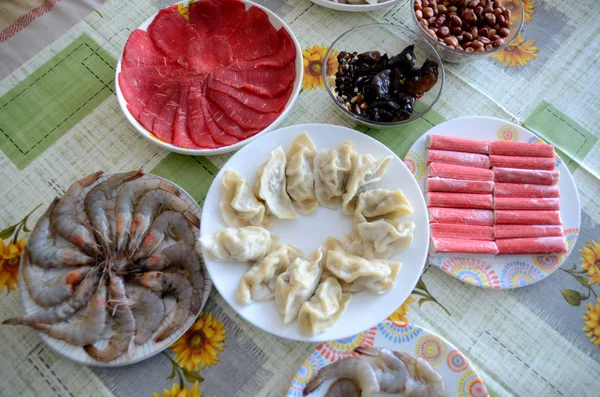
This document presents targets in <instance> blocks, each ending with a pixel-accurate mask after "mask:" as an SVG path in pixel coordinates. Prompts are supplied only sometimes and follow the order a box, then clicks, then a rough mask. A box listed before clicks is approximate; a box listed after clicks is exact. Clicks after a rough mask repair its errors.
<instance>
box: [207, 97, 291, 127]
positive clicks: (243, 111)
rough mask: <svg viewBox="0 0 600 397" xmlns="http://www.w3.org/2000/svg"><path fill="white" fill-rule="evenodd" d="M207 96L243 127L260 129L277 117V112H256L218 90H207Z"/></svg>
mask: <svg viewBox="0 0 600 397" xmlns="http://www.w3.org/2000/svg"><path fill="white" fill-rule="evenodd" d="M208 97H209V98H210V99H212V100H213V101H214V102H215V103H216V104H217V105H218V106H219V107H220V108H221V109H223V110H224V111H225V114H227V116H229V118H230V119H232V120H233V121H235V122H236V123H237V124H239V126H240V127H242V128H244V129H249V130H262V129H263V128H265V127H267V126H268V125H270V124H271V123H272V122H273V121H275V119H277V117H279V113H278V112H277V113H256V110H253V109H250V108H249V107H246V106H244V105H243V104H242V103H241V102H238V101H237V100H235V99H233V98H232V97H230V96H229V95H226V94H223V93H221V92H218V91H208Z"/></svg>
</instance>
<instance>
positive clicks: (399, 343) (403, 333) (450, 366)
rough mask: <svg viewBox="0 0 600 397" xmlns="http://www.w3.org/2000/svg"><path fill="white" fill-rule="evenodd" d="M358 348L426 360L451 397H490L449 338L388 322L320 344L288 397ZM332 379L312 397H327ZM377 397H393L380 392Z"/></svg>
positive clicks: (297, 396) (298, 395) (299, 392)
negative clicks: (375, 349)
mask: <svg viewBox="0 0 600 397" xmlns="http://www.w3.org/2000/svg"><path fill="white" fill-rule="evenodd" d="M358 346H377V347H384V348H386V349H390V350H395V351H400V352H403V353H407V354H410V355H411V356H413V357H419V356H420V357H423V358H424V359H425V360H427V361H428V362H429V364H430V365H431V366H432V367H433V369H434V370H435V371H436V372H437V373H439V374H440V375H441V376H442V378H443V380H444V387H445V390H446V395H447V396H448V397H486V396H488V392H487V388H486V387H485V384H484V383H483V380H482V379H481V378H480V377H479V374H478V373H477V370H475V368H473V366H472V365H471V363H470V362H469V360H468V359H467V357H465V356H464V355H463V354H462V353H461V352H460V351H459V350H458V349H457V348H456V347H454V346H453V345H452V344H451V343H450V342H448V341H447V340H446V339H444V338H442V337H441V336H439V335H436V334H434V333H433V332H431V331H428V330H426V329H425V328H421V327H419V326H416V325H413V324H406V323H397V322H393V321H385V322H383V323H380V324H377V326H375V327H373V328H370V329H368V330H366V331H365V332H363V333H360V334H358V335H354V336H352V337H350V338H346V339H342V340H336V341H333V342H326V343H323V344H321V345H319V346H318V347H317V348H316V349H315V351H313V352H312V353H311V354H310V356H308V358H307V359H306V361H304V363H303V364H302V365H301V366H300V368H299V369H298V372H297V373H296V375H295V376H294V379H293V380H292V385H291V386H290V389H289V391H288V394H287V395H288V397H302V392H303V390H304V388H305V387H306V385H307V384H308V382H309V381H310V380H311V379H312V378H313V377H314V376H315V374H316V373H317V372H318V371H319V370H321V369H322V368H323V367H325V366H327V365H329V364H331V363H334V362H336V361H338V360H340V359H342V358H344V357H348V356H350V355H354V356H358V354H356V353H354V349H355V348H357V347H358ZM332 383H333V381H332V380H329V381H327V382H323V384H322V385H321V386H319V387H318V388H317V389H315V391H313V392H312V393H311V394H309V395H308V397H323V396H324V395H325V393H326V392H327V390H328V389H329V386H330V385H331V384H332ZM375 396H391V394H386V393H376V394H375Z"/></svg>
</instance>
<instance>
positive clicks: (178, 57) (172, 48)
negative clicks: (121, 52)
mask: <svg viewBox="0 0 600 397" xmlns="http://www.w3.org/2000/svg"><path fill="white" fill-rule="evenodd" d="M148 33H149V34H150V37H151V38H152V41H154V44H156V46H157V47H158V48H160V49H161V50H163V51H164V52H165V53H166V54H167V55H168V56H170V57H171V59H174V60H175V61H177V62H178V63H180V64H182V65H185V61H184V57H185V54H186V53H187V51H188V47H189V45H190V40H191V39H192V37H194V36H195V31H194V29H193V28H192V27H191V25H190V24H189V23H188V21H187V20H186V19H185V18H184V17H183V15H181V14H180V13H179V10H178V9H177V6H176V5H172V6H171V7H169V8H164V9H162V10H160V11H159V12H158V15H157V16H156V18H154V20H153V21H152V23H151V24H150V26H148Z"/></svg>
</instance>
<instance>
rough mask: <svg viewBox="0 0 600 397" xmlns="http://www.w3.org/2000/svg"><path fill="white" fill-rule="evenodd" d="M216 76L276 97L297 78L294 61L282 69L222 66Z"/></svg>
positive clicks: (260, 93)
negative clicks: (245, 68) (244, 68)
mask: <svg viewBox="0 0 600 397" xmlns="http://www.w3.org/2000/svg"><path fill="white" fill-rule="evenodd" d="M214 76H215V79H217V80H218V81H220V82H222V83H226V84H229V85H231V86H233V87H236V88H244V89H247V90H250V91H252V92H254V93H256V94H259V95H266V96H268V97H269V98H274V97H277V96H279V95H281V94H282V93H283V92H284V91H285V90H287V89H288V88H289V87H290V85H291V84H292V83H293V81H294V79H295V78H296V68H295V66H294V63H293V62H290V63H288V64H287V65H286V66H284V67H283V68H280V69H274V68H261V69H252V70H231V69H228V68H221V69H217V70H215V72H214Z"/></svg>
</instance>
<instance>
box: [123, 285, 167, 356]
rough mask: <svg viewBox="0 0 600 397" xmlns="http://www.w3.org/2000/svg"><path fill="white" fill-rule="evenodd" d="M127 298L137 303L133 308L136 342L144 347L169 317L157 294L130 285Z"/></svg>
mask: <svg viewBox="0 0 600 397" xmlns="http://www.w3.org/2000/svg"><path fill="white" fill-rule="evenodd" d="M127 296H128V297H129V299H130V300H131V301H132V302H135V303H134V304H133V306H132V307H131V310H132V311H133V314H134V315H135V316H136V323H135V339H134V342H135V344H136V345H143V344H144V343H145V342H146V341H147V340H148V339H150V337H151V336H152V334H153V333H154V331H156V330H157V329H158V327H160V324H162V322H163V320H164V319H165V317H166V316H167V313H166V312H165V304H164V302H163V300H162V299H161V298H160V296H158V294H157V293H156V292H154V291H152V290H149V289H148V288H144V287H140V286H139V285H128V286H127ZM138 319H142V321H138Z"/></svg>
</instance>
